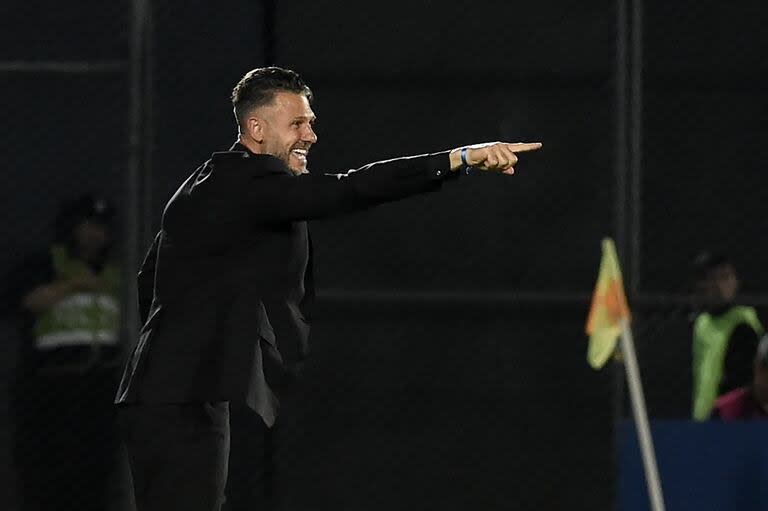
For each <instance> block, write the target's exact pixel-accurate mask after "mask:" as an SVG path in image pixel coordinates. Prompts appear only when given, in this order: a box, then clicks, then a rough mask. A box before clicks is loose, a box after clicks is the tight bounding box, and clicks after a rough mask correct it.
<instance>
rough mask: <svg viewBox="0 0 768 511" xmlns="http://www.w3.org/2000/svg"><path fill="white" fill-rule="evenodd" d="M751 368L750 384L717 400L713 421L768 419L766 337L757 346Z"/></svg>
mask: <svg viewBox="0 0 768 511" xmlns="http://www.w3.org/2000/svg"><path fill="white" fill-rule="evenodd" d="M752 367H753V376H752V383H751V384H750V385H747V386H744V387H739V388H737V389H735V390H732V391H730V392H728V393H727V394H724V395H722V396H720V397H719V398H717V401H715V409H714V411H713V412H712V418H713V419H719V420H722V421H725V422H730V421H737V420H752V419H768V335H765V336H763V338H762V340H761V341H760V344H758V347H757V354H756V355H755V357H754V362H753V365H752Z"/></svg>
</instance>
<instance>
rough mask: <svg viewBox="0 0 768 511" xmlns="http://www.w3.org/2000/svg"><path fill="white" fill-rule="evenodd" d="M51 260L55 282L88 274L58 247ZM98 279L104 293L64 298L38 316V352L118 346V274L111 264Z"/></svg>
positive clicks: (35, 330) (35, 328)
mask: <svg viewBox="0 0 768 511" xmlns="http://www.w3.org/2000/svg"><path fill="white" fill-rule="evenodd" d="M51 258H52V262H53V270H54V278H55V280H69V279H71V278H72V277H75V276H77V275H82V274H83V273H85V272H88V271H91V270H90V269H89V268H88V265H87V264H86V263H84V262H83V261H79V260H77V259H73V258H71V257H70V256H69V254H68V253H67V249H66V247H64V246H61V245H54V246H53V247H52V248H51ZM98 277H100V278H101V279H102V281H103V282H104V284H105V289H104V291H102V292H92V291H79V292H76V293H73V294H70V295H67V296H66V297H64V298H63V299H62V300H60V301H59V302H57V303H56V304H55V305H54V306H53V307H51V308H50V309H48V310H47V311H45V312H44V313H42V314H40V315H39V316H38V318H37V320H36V321H35V324H34V335H35V347H36V348H37V349H38V350H49V349H55V348H60V347H64V346H88V345H90V346H96V345H116V344H117V343H118V334H119V330H120V302H119V293H120V290H119V287H120V270H119V269H118V268H117V266H115V265H114V264H107V265H106V266H104V269H103V270H102V272H101V273H100V274H99V275H98Z"/></svg>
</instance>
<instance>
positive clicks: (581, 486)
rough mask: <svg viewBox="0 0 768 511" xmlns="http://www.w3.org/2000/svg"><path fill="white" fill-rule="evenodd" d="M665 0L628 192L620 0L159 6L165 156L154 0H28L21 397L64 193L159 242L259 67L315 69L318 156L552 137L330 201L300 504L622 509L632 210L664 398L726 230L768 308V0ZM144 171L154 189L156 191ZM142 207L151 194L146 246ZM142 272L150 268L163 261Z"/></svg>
mask: <svg viewBox="0 0 768 511" xmlns="http://www.w3.org/2000/svg"><path fill="white" fill-rule="evenodd" d="M6 3H8V2H6ZM646 4H647V5H645V6H644V8H643V37H642V54H643V62H642V64H643V65H642V73H643V75H642V82H643V86H642V109H641V117H642V132H641V133H640V135H641V138H642V162H641V163H642V165H641V173H640V175H639V176H637V178H638V179H637V181H633V178H632V176H630V175H629V170H628V169H622V171H621V172H622V173H623V174H624V178H625V182H626V183H627V186H628V190H625V192H626V193H621V190H620V189H619V188H620V186H621V180H617V178H616V174H617V172H616V161H617V151H618V147H619V142H620V141H619V140H618V136H617V118H618V116H619V115H620V114H621V112H620V111H618V110H617V102H616V85H617V74H616V68H617V62H616V58H617V57H616V56H617V43H616V39H617V34H619V33H620V32H621V31H622V27H619V26H618V24H617V3H616V2H608V1H601V2H590V3H589V4H588V5H586V4H585V3H584V2H573V1H569V2H562V1H552V0H545V1H540V2H534V3H532V4H529V5H525V6H522V5H518V4H516V3H510V2H502V1H485V2H479V3H478V2H475V3H473V4H472V5H471V6H470V5H466V4H464V3H460V2H437V1H427V2H407V1H404V0H395V1H389V2H381V3H370V2H358V3H349V2H346V3H344V4H341V3H339V4H338V5H336V4H332V3H328V2H317V1H307V0H296V1H292V2H277V1H270V0H262V1H252V0H237V1H234V2H228V3H227V5H226V6H216V7H214V6H213V5H212V4H209V3H201V2H181V1H178V0H175V1H166V2H147V6H148V9H149V11H148V16H145V17H144V18H143V19H141V20H140V22H141V24H142V27H143V29H144V40H143V52H142V54H141V67H140V69H141V71H142V74H141V82H140V87H141V93H140V95H139V100H140V101H141V105H140V106H141V108H140V109H139V112H138V113H139V114H140V116H141V119H140V120H141V123H140V126H141V130H140V131H141V135H142V137H141V138H140V140H133V142H135V143H136V146H134V148H135V149H137V150H138V151H139V152H140V153H141V156H140V158H139V159H140V162H141V166H140V167H141V168H140V169H139V172H138V174H131V172H132V167H131V162H132V161H135V160H132V159H131V157H132V156H134V157H135V155H132V154H131V153H130V146H129V142H130V133H131V132H130V126H131V119H130V112H131V109H130V107H131V95H130V86H131V80H130V67H129V63H130V56H131V50H130V41H131V37H130V36H131V13H132V9H133V8H134V6H135V5H138V3H137V2H128V1H120V2H111V3H109V4H108V5H106V4H104V3H103V2H95V1H92V0H89V1H87V2H78V3H77V5H68V6H66V7H62V6H61V5H59V4H57V3H54V2H51V1H48V0H35V1H31V2H30V1H28V2H21V1H13V2H10V4H9V5H8V6H4V7H3V8H2V18H3V20H4V21H6V25H7V26H8V27H9V29H8V30H3V31H2V32H0V77H1V78H2V91H3V92H4V93H5V95H4V97H5V99H6V101H5V102H4V105H5V106H4V114H5V121H6V122H5V123H4V126H5V128H4V129H3V136H2V137H0V148H2V149H3V153H2V154H3V155H4V158H5V162H6V172H5V173H4V186H2V187H0V208H1V209H0V213H2V215H3V218H5V219H6V222H5V226H4V229H3V234H4V236H3V239H4V240H6V243H5V247H6V248H5V250H4V251H2V252H0V269H1V270H2V273H3V274H4V275H8V277H7V278H6V280H5V281H4V282H3V285H4V288H3V297H6V296H8V298H7V299H5V302H4V303H3V311H4V313H5V314H4V316H3V323H2V328H3V330H2V335H3V340H4V342H2V343H0V345H1V346H2V350H3V351H2V357H0V358H1V359H2V360H3V366H2V372H0V384H1V385H0V396H1V397H2V403H3V406H4V409H8V410H9V411H10V406H9V403H11V397H12V392H11V390H9V389H11V388H12V387H13V385H14V384H15V382H16V378H17V373H18V369H19V362H18V360H19V349H18V346H19V343H20V339H19V338H18V337H19V336H18V333H17V329H16V327H15V325H16V323H15V319H14V317H13V314H12V312H11V311H13V310H14V308H16V307H17V305H18V303H17V302H18V297H15V298H14V295H12V294H11V293H10V292H8V294H6V292H7V290H8V289H9V288H8V285H7V283H8V282H11V281H13V278H12V277H13V271H14V270H13V269H14V268H16V267H17V265H18V264H19V263H20V262H23V261H24V260H25V259H27V258H29V257H30V254H33V253H36V252H37V251H39V250H40V249H43V248H45V247H46V246H47V244H49V242H50V239H51V236H52V235H53V223H52V222H53V218H54V217H55V215H56V212H57V208H58V206H59V203H60V202H61V201H62V200H65V199H69V198H72V197H74V196H77V195H79V194H81V193H84V192H93V193H95V194H97V195H99V196H103V197H106V198H108V199H110V200H111V201H113V202H114V204H115V206H116V208H117V210H118V217H119V218H120V222H119V223H118V229H117V234H118V237H119V239H120V240H121V245H120V250H121V252H122V251H124V250H125V249H127V248H135V249H136V250H137V251H138V252H140V253H141V254H143V253H144V252H145V251H146V250H147V248H148V247H149V243H148V241H149V240H150V239H151V237H152V234H153V233H154V232H156V230H157V229H158V228H159V220H160V215H161V213H162V208H163V206H164V205H165V203H166V202H167V201H168V199H169V198H170V197H171V195H172V194H173V192H174V191H175V190H176V188H177V187H178V186H179V184H180V183H181V182H182V181H183V180H184V179H185V178H186V177H187V176H188V175H189V174H190V173H191V172H192V171H193V170H194V169H195V168H196V167H197V166H198V165H199V164H200V163H202V162H203V161H205V160H206V159H207V158H209V157H210V154H211V153H212V152H213V151H219V150H225V149H227V148H228V147H229V146H230V145H231V144H232V142H234V140H235V138H236V135H237V130H236V126H235V123H234V119H233V116H232V112H231V105H230V99H229V95H230V91H231V89H232V87H233V85H234V84H235V83H236V82H237V80H238V79H239V78H240V77H241V76H242V75H243V74H244V73H245V72H246V71H247V70H249V69H251V68H254V67H260V66H264V65H271V64H275V65H280V66H284V67H290V68H293V69H295V70H297V71H298V72H300V73H301V74H302V76H303V77H304V78H305V79H306V81H307V82H308V83H309V85H310V86H311V87H312V89H313V91H314V95H315V103H314V105H313V108H314V110H315V112H316V113H317V115H318V123H317V133H318V136H319V142H318V144H317V145H316V147H315V148H313V150H312V153H311V155H310V165H309V168H310V170H311V171H312V172H318V173H319V172H340V171H346V170H348V169H352V168H357V167H360V166H362V165H364V164H366V163H369V162H371V161H376V160H381V159H387V158H392V157H396V156H402V155H411V154H418V153H423V152H431V151H440V150H445V149H449V148H452V147H457V146H460V145H462V144H466V143H471V142H483V141H492V140H509V141H542V142H544V148H543V150H542V151H540V152H539V153H536V154H529V155H523V156H522V157H521V162H520V164H519V165H518V167H517V174H516V175H515V176H514V178H511V179H505V177H506V176H494V175H472V176H468V177H465V178H462V179H461V180H459V181H458V182H454V183H449V184H448V185H446V186H445V188H444V189H443V190H442V191H441V192H440V193H437V194H432V195H429V196H423V197H415V198H410V199H407V200H403V201H400V202H397V203H393V204H387V205H384V206H381V207H378V208H375V209H373V210H370V211H366V212H363V213H359V214H355V215H352V216H348V217H343V218H339V219H331V220H323V221H313V222H312V223H311V226H310V228H311V230H312V239H313V246H314V257H315V260H314V262H315V280H316V283H317V291H318V307H317V311H316V314H315V316H316V318H315V323H314V327H313V328H314V330H313V336H312V339H311V345H312V356H311V358H310V360H309V362H308V365H307V367H306V370H305V374H304V375H303V381H302V383H301V384H300V386H299V388H298V389H297V391H296V392H295V393H294V394H292V395H289V396H286V397H285V399H284V409H283V416H282V417H281V419H280V422H279V423H278V428H277V430H276V432H275V433H274V437H273V438H272V440H269V441H266V442H267V444H269V442H274V443H275V445H278V447H277V450H276V451H275V452H274V456H276V457H278V459H277V460H276V463H277V467H278V468H277V469H276V472H274V474H273V476H274V477H273V478H272V479H269V481H270V482H269V483H268V486H269V488H270V489H271V491H273V492H274V494H275V495H277V496H279V498H280V500H282V501H283V502H284V503H285V509H295V510H307V509H328V510H336V509H364V510H371V511H373V510H378V509H413V510H418V509H438V508H439V509H446V510H453V509H455V510H459V509H488V510H491V509H499V510H502V509H568V510H577V509H584V510H590V511H592V510H596V509H611V508H612V507H613V505H614V497H615V494H616V480H617V464H616V458H617V452H616V449H615V447H616V441H615V436H614V435H615V428H614V425H615V423H616V422H615V421H617V420H619V419H620V418H627V417H630V410H629V408H628V402H626V399H624V400H623V401H624V402H622V397H625V396H624V390H623V389H622V388H621V387H620V386H619V385H617V383H616V381H617V379H616V378H615V375H614V374H613V369H612V368H611V367H609V368H606V369H604V370H603V371H602V372H595V371H593V370H592V369H590V368H589V367H588V365H587V363H586V361H585V354H586V337H585V335H584V333H583V331H584V323H585V320H586V316H587V310H588V306H589V296H590V295H591V292H592V289H593V286H594V282H595V279H596V276H597V268H598V264H599V258H600V239H601V238H602V237H603V236H606V235H614V236H616V235H617V234H618V232H617V231H619V230H620V231H622V232H624V234H625V237H626V239H625V241H626V243H625V245H624V246H622V245H620V247H619V248H620V250H622V251H623V253H621V254H620V255H621V256H622V258H624V259H625V260H628V261H632V263H633V264H634V265H635V266H633V267H631V268H630V267H627V268H625V274H626V275H627V276H628V281H630V282H631V284H632V287H631V293H630V296H629V301H630V307H631V309H632V312H633V318H634V319H633V326H634V333H635V340H636V343H637V350H638V356H639V361H640V366H641V370H642V373H643V377H644V383H645V392H646V398H647V401H648V409H649V413H650V415H651V417H652V418H664V419H667V418H674V419H681V418H687V417H689V415H690V409H691V377H692V376H691V323H690V321H691V313H692V307H691V299H690V297H689V296H688V293H689V291H690V288H689V278H688V277H689V266H690V262H691V260H692V258H693V256H694V255H695V254H696V252H697V251H698V250H700V249H703V248H711V249H714V250H717V251H721V252H725V253H727V254H729V255H730V256H731V258H732V259H733V261H734V263H735V265H736V267H737V269H738V271H739V273H740V275H741V278H742V283H743V291H744V293H745V295H746V298H745V299H746V300H748V301H750V302H754V303H755V304H757V305H759V306H760V307H764V306H765V305H766V304H768V299H766V298H765V297H766V296H768V294H766V293H768V281H766V279H767V278H768V277H767V276H766V275H768V273H766V272H765V271H764V269H763V260H764V257H763V255H762V254H763V251H764V248H765V242H764V241H763V239H762V238H763V233H762V230H761V227H762V224H761V221H760V219H761V218H762V216H761V214H760V212H761V208H762V207H763V204H762V199H763V195H764V192H763V190H764V188H765V186H764V184H763V183H764V179H762V174H761V172H762V170H763V169H762V167H763V166H764V161H766V159H768V158H767V157H768V155H767V154H766V147H768V146H767V145H766V144H765V143H764V139H765V138H766V135H768V132H766V128H765V127H764V125H765V123H764V122H763V118H764V117H765V115H764V114H765V113H766V106H768V105H766V95H765V93H764V91H763V88H764V87H762V86H761V83H762V82H760V80H758V76H761V75H762V74H764V73H762V71H765V69H764V68H765V66H766V60H765V58H764V55H765V50H766V48H765V43H764V41H763V39H764V38H762V37H761V35H762V32H761V27H762V26H763V25H765V23H766V22H767V21H768V19H766V13H767V12H768V10H766V9H765V8H764V7H763V6H762V5H761V4H760V3H759V2H758V1H756V0H755V1H750V2H746V3H744V2H741V3H739V5H736V6H733V5H732V6H728V7H727V8H723V7H722V6H720V5H716V4H715V3H714V2H693V1H685V2H682V3H681V2H677V3H675V4H674V5H661V4H658V5H656V4H653V3H651V2H646ZM134 170H135V169H134ZM132 175H134V176H135V178H136V179H135V180H134V181H133V182H131V181H130V180H129V179H128V176H132ZM128 185H135V187H136V188H137V189H139V190H141V197H140V200H139V205H142V204H143V205H145V206H146V207H145V208H144V209H145V211H138V210H134V209H131V208H135V207H136V201H135V200H131V198H132V197H133V195H131V194H132V193H133V192H132V191H131V190H133V188H132V187H131V186H128ZM635 185H639V188H637V189H634V186H635ZM630 192H637V193H630ZM617 196H625V197H626V200H625V201H623V202H622V201H618V202H617V199H616V197H617ZM622 214H624V215H626V216H625V217H624V218H625V220H626V222H624V224H621V223H620V220H619V219H620V218H621V215H622ZM128 216H131V218H140V219H141V220H140V225H139V228H138V231H139V232H138V235H137V236H135V238H138V239H139V241H138V242H137V241H136V239H134V237H133V234H132V233H134V234H135V231H133V230H131V229H128V228H127V226H126V223H125V222H124V220H125V219H126V218H127V217H128ZM633 218H635V219H637V223H633V222H632V221H631V220H632V219H633ZM126 244H128V245H126ZM137 244H138V246H135V245H137ZM123 269H124V272H125V275H126V276H128V277H132V276H133V274H134V273H135V271H136V265H135V264H130V265H128V266H127V267H124V268H123ZM635 269H636V270H637V271H635ZM13 300H16V301H15V302H14V301H13ZM759 312H761V313H762V312H763V309H762V308H760V310H759ZM763 317H766V316H765V315H763ZM6 340H7V342H5V341H6ZM134 340H135V339H130V340H129V342H133V341H134ZM612 365H613V364H611V366H612ZM617 394H618V399H617ZM65 395H68V394H65V393H64V391H63V390H62V391H61V392H60V393H57V389H56V388H52V389H51V392H50V393H49V394H46V399H50V400H51V402H52V403H54V404H56V406H59V405H61V404H62V403H61V401H62V400H63V399H64V398H65ZM620 402H622V403H621V406H620V405H619V404H618V403H620ZM52 406H53V405H52ZM3 416H4V417H13V414H12V413H5V414H3ZM76 422H77V416H76V415H73V419H72V424H71V425H72V427H73V428H74V427H77V424H76ZM233 427H240V426H239V425H238V424H233ZM13 432H14V429H13V424H12V421H11V420H0V454H2V456H3V458H2V459H8V460H11V459H12V458H11V454H12V453H13V452H14V450H15V448H16V447H18V446H17V445H16V444H17V443H18V438H20V437H18V436H14V434H13ZM257 434H261V433H257ZM30 438H31V436H30ZM269 445H272V444H269ZM41 449H43V448H42V447H41ZM41 452H44V451H41ZM269 456H270V454H269V453H267V454H264V453H263V452H259V453H253V454H252V458H253V459H252V463H253V464H254V466H255V465H259V464H262V463H265V459H267V458H269ZM273 461H275V460H273ZM266 462H269V460H268V459H267V461H266ZM57 463H60V462H57ZM116 464H118V463H117V462H116ZM270 466H271V465H270ZM114 472H115V475H114V476H113V477H111V478H110V480H109V482H108V484H109V485H110V486H109V488H110V489H109V491H110V492H112V497H111V498H110V501H111V508H110V509H130V499H127V498H126V490H127V488H128V487H127V478H126V477H125V474H124V473H121V472H120V470H119V469H115V470H114ZM0 480H2V481H4V484H2V485H0V491H1V492H2V493H0V508H3V509H6V508H7V509H14V507H13V506H14V504H15V503H18V504H19V505H20V504H21V502H20V500H21V499H20V497H19V495H20V494H21V493H22V492H19V491H15V488H16V487H17V486H19V487H20V486H21V482H18V480H19V477H18V476H17V475H16V474H15V470H14V464H13V463H11V462H10V461H9V462H8V463H0ZM17 482H18V484H17ZM83 484H85V483H83ZM46 488H47V487H46V486H45V485H41V486H40V487H39V491H40V492H42V493H45V492H46V491H47V490H46ZM83 491H84V490H83ZM81 493H82V492H81ZM60 500H62V501H64V502H66V503H67V504H68V505H70V507H71V506H74V505H75V504H73V503H74V502H76V499H75V498H74V497H72V496H67V495H66V494H62V495H61V498H60ZM5 502H7V503H8V504H7V505H5ZM19 509H22V508H21V507H19ZM64 509H66V508H64Z"/></svg>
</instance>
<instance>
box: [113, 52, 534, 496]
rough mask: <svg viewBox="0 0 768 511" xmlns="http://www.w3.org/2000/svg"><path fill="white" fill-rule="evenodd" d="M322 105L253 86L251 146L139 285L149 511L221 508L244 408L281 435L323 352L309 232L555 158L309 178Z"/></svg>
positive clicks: (209, 166) (445, 158)
mask: <svg viewBox="0 0 768 511" xmlns="http://www.w3.org/2000/svg"><path fill="white" fill-rule="evenodd" d="M311 99H312V93H311V91H310V89H309V87H307V85H306V84H305V83H304V81H303V80H302V79H301V78H300V77H299V75H298V74H296V73H295V72H293V71H290V70H287V69H281V68H276V67H272V68H259V69H255V70H252V71H250V72H249V73H247V74H246V75H245V76H244V77H243V78H242V79H241V80H240V82H239V83H238V84H237V86H236V87H235V89H234V91H233V93H232V103H233V106H234V110H235V116H236V119H237V125H238V128H239V132H238V140H237V142H236V143H235V144H234V145H233V146H232V147H231V149H230V150H229V151H225V152H217V153H214V154H213V155H212V157H211V159H210V160H208V161H207V162H205V163H204V164H203V165H201V166H200V167H199V168H198V169H197V170H196V171H195V172H193V173H192V174H191V175H190V176H189V178H188V179H187V180H186V181H185V182H184V183H183V184H182V185H181V187H180V188H179V189H178V191H177V192H176V193H175V194H174V196H173V197H172V198H171V200H170V201H169V202H168V205H167V206H166V208H165V211H164V213H163V217H162V220H161V230H160V232H159V233H158V235H157V236H156V238H155V241H154V243H153V244H152V246H151V247H150V249H149V251H148V253H147V256H146V258H145V260H144V263H143V264H142V267H141V270H140V272H139V281H138V290H139V309H140V313H141V319H142V321H143V322H144V326H143V327H142V329H141V332H140V335H139V339H138V342H137V344H136V347H135V349H134V351H133V353H132V355H131V357H130V359H129V360H128V363H127V365H126V369H125V373H124V375H123V379H122V381H121V384H120V388H119V390H118V393H117V397H116V400H115V401H116V403H117V404H118V405H119V406H120V414H121V418H122V419H123V421H124V424H125V441H126V445H127V447H128V455H129V459H130V464H131V471H132V474H133V482H134V493H135V497H136V503H137V507H138V509H139V511H148V510H158V511H159V510H170V509H180V510H182V509H183V510H184V511H197V510H199V511H214V510H219V509H220V508H221V506H222V504H223V502H224V491H225V490H224V489H225V485H226V483H227V464H228V460H229V451H230V431H231V430H230V404H232V406H233V407H234V406H238V407H239V408H240V409H242V406H244V405H245V406H247V407H249V408H250V413H253V414H258V421H260V422H263V424H264V427H271V426H273V425H274V424H275V421H276V419H277V414H278V408H279V401H278V394H280V395H282V389H284V388H285V387H286V385H287V384H288V383H290V382H291V381H292V380H294V379H295V377H296V375H297V374H298V373H299V372H300V368H301V366H302V364H303V361H304V359H305V357H306V356H307V354H308V335H309V324H310V320H311V305H312V302H313V299H314V283H313V277H312V245H311V241H310V237H309V231H308V228H307V222H306V220H310V219H314V218H321V217H330V216H334V215H339V214H342V213H350V212H353V211H359V210H362V209H365V208H370V207H373V206H375V205H377V204H382V203H386V202H391V201H395V200H399V199H403V198H405V197H409V196H413V195H417V194H423V193H427V192H436V191H437V190H439V189H440V188H441V187H442V185H443V184H444V183H445V182H446V181H448V180H453V179H454V178H457V177H458V176H459V175H460V174H461V171H462V170H464V169H465V168H467V167H468V166H472V167H475V168H477V169H478V170H482V171H491V172H498V173H503V174H507V175H509V174H512V173H513V172H514V168H513V166H514V165H515V164H516V163H517V156H516V154H515V153H518V152H524V151H533V150H536V149H539V147H541V144H539V143H532V144H507V143H499V142H494V143H490V144H476V145H471V146H466V147H459V148H456V149H453V150H450V151H443V152H439V153H434V154H424V155H420V156H413V157H408V158H395V159H392V160H386V161H380V162H376V163H372V164H369V165H366V166H364V167H362V168H360V169H358V170H352V171H349V172H347V173H344V174H324V173H321V172H316V173H309V172H308V170H307V158H308V153H309V151H310V150H311V148H312V146H313V145H314V144H315V142H316V141H317V136H316V134H315V131H314V124H315V115H314V112H313V111H312V108H311V106H310V100H311ZM234 424H235V423H234V422H233V425H234ZM243 426H244V424H242V423H241V425H240V426H238V427H243ZM243 432H244V431H243V430H241V433H243ZM246 434H247V433H246ZM252 434H253V435H262V434H263V431H262V430H254V431H253V433H252ZM236 442H237V439H235V443H236ZM233 446H234V447H235V448H237V446H236V445H235V444H233ZM237 456H243V454H242V453H241V454H238V455H237ZM278 458H279V455H278ZM254 462H257V460H254ZM330 463H331V462H329V464H330ZM252 469H253V467H250V468H248V470H252ZM239 475H240V476H241V477H242V479H243V480H246V479H247V478H248V477H249V474H239ZM231 490H232V488H230V494H229V495H228V497H229V498H230V499H232V497H233V494H232V493H231ZM292 490H293V491H301V489H300V488H292ZM247 498H250V497H247ZM230 503H231V504H235V503H233V502H231V500H230ZM245 504H246V505H245V507H243V508H242V509H248V510H252V509H259V508H258V507H254V506H253V505H251V504H249V503H248V502H247V501H246V503H245Z"/></svg>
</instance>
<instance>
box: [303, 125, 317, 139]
mask: <svg viewBox="0 0 768 511" xmlns="http://www.w3.org/2000/svg"><path fill="white" fill-rule="evenodd" d="M301 140H302V142H309V143H311V144H314V143H315V142H317V134H316V133H315V130H314V129H312V126H310V125H308V126H307V128H306V129H305V130H304V133H303V136H302V137H301Z"/></svg>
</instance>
